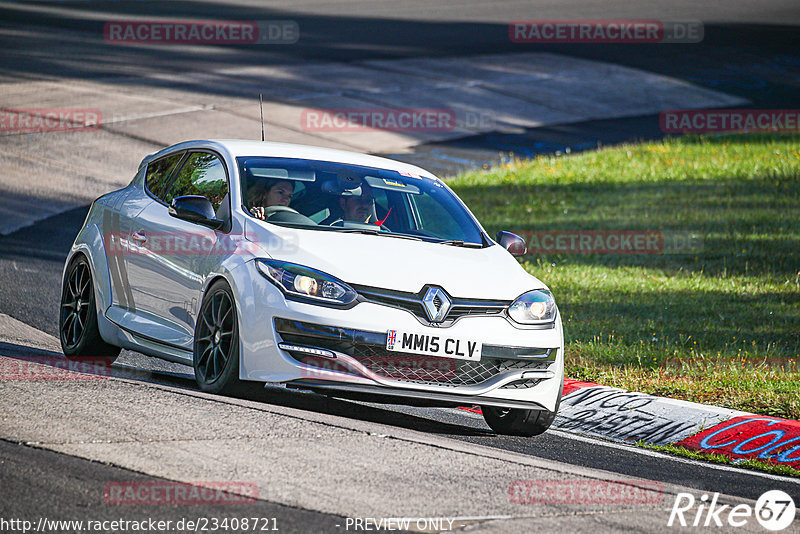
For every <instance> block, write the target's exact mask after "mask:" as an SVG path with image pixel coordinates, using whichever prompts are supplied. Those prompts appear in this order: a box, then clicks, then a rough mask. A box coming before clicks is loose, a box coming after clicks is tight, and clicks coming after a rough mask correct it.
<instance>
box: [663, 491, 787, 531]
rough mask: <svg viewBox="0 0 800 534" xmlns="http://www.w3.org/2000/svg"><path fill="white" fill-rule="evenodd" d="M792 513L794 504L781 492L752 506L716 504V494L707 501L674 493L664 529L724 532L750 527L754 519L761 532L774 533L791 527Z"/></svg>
mask: <svg viewBox="0 0 800 534" xmlns="http://www.w3.org/2000/svg"><path fill="white" fill-rule="evenodd" d="M796 513H797V509H796V508H795V504H794V500H793V499H792V497H791V496H790V495H789V494H788V493H786V492H784V491H781V490H771V491H767V492H766V493H764V494H763V495H761V497H759V498H758V501H756V504H755V506H750V505H749V504H737V505H735V506H731V505H729V504H719V493H715V494H714V495H713V496H711V497H709V495H708V494H703V495H702V496H701V497H700V498H699V499H697V498H695V496H694V495H692V494H691V493H678V495H677V496H676V497H675V503H674V504H673V506H672V512H671V513H670V515H669V520H668V521H667V526H669V527H701V528H709V527H711V528H714V527H716V528H723V527H725V528H726V529H727V528H729V527H737V528H738V527H744V526H748V525H749V526H751V527H752V526H753V523H752V520H753V519H755V520H756V521H757V522H758V523H759V524H760V525H761V526H762V527H763V528H765V529H767V530H769V531H772V532H778V531H781V530H784V529H786V528H787V527H789V525H791V524H792V522H793V521H794V518H795V514H796Z"/></svg>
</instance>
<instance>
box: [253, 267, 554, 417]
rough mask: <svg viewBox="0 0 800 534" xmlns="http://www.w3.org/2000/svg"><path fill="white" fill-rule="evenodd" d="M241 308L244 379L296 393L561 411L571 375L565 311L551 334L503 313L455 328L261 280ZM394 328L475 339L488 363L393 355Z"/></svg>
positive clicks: (469, 320)
mask: <svg viewBox="0 0 800 534" xmlns="http://www.w3.org/2000/svg"><path fill="white" fill-rule="evenodd" d="M250 282H251V283H252V287H253V293H252V294H253V298H252V299H243V301H242V302H241V304H240V310H239V313H240V318H239V319H240V327H241V331H240V337H241V339H242V345H241V350H242V353H241V358H240V377H241V378H242V379H244V380H253V381H260V382H270V383H284V384H287V385H289V386H293V387H304V388H309V389H317V390H326V389H327V390H328V391H330V392H332V393H342V392H351V393H360V394H365V395H367V394H375V395H388V396H394V397H402V398H411V399H416V400H424V399H428V400H430V401H441V402H443V403H447V402H452V403H459V402H463V403H465V404H469V403H474V404H481V403H483V404H489V405H496V406H508V407H529V408H535V409H542V408H544V409H547V410H551V411H552V410H554V409H555V406H556V402H557V400H558V398H559V396H560V393H561V388H562V383H563V376H564V358H563V354H564V353H563V346H564V342H563V333H562V326H561V318H560V315H559V317H557V319H556V322H555V324H554V325H553V326H552V327H550V328H544V329H542V328H540V329H526V328H518V327H516V326H514V325H513V324H512V323H511V322H510V321H509V320H508V319H506V318H505V317H504V316H491V317H463V318H461V319H459V320H458V321H456V322H455V323H454V324H452V325H451V326H449V327H447V328H442V327H438V328H437V327H431V326H427V325H425V324H421V322H420V321H418V320H417V318H416V317H415V316H414V314H412V313H410V312H408V311H406V310H401V309H398V308H394V307H390V306H385V305H381V304H378V303H374V302H360V303H358V304H357V305H356V306H353V307H351V308H350V309H339V308H330V307H324V306H317V305H313V304H307V303H301V302H295V301H291V300H287V299H285V298H284V296H283V294H282V293H281V292H280V290H278V288H276V287H275V286H274V285H272V284H271V283H269V282H267V281H266V280H264V279H263V278H261V277H259V278H253V279H251V280H250ZM390 329H396V330H399V331H405V332H415V333H420V334H429V335H446V336H449V337H454V338H463V339H472V340H477V341H480V342H481V343H482V344H483V351H482V357H481V360H480V361H469V360H460V359H453V358H440V357H432V356H421V355H415V354H406V353H399V352H390V351H388V350H386V335H387V331H388V330H390Z"/></svg>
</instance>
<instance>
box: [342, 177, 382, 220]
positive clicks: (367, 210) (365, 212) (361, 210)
mask: <svg viewBox="0 0 800 534" xmlns="http://www.w3.org/2000/svg"><path fill="white" fill-rule="evenodd" d="M360 189H361V194H360V195H356V194H355V193H354V192H353V191H351V192H349V193H350V194H349V195H347V196H342V198H340V199H339V206H340V207H341V208H342V211H343V212H344V220H345V221H354V222H360V223H368V222H369V219H370V217H372V214H373V213H375V196H374V195H373V194H372V188H371V187H370V186H368V185H367V184H361V188H360Z"/></svg>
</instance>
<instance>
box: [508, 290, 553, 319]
mask: <svg viewBox="0 0 800 534" xmlns="http://www.w3.org/2000/svg"><path fill="white" fill-rule="evenodd" d="M508 316H509V317H511V318H512V319H513V320H514V321H516V322H518V323H520V324H545V323H552V322H553V321H555V320H556V301H555V299H554V298H553V295H552V294H551V293H550V292H549V291H547V290H546V289H536V290H534V291H528V292H527V293H525V294H524V295H522V296H521V297H519V298H518V299H517V300H515V301H514V303H513V304H511V306H509V307H508Z"/></svg>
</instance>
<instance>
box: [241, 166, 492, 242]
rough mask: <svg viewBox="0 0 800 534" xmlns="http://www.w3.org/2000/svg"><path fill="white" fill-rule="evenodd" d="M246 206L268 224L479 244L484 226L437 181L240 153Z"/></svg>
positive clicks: (392, 172) (251, 213)
mask: <svg viewBox="0 0 800 534" xmlns="http://www.w3.org/2000/svg"><path fill="white" fill-rule="evenodd" d="M237 162H238V165H239V176H240V177H241V186H242V198H243V199H244V206H243V207H244V209H245V211H246V212H248V213H249V214H250V215H251V216H253V217H255V218H258V219H261V220H265V221H268V222H269V223H272V224H278V225H282V226H292V227H300V228H308V229H314V230H325V231H343V232H364V233H374V234H376V235H383V236H390V237H405V238H415V239H421V240H424V241H433V242H444V243H447V244H453V245H460V246H484V244H486V243H487V241H486V240H485V239H484V237H483V235H482V232H481V229H480V227H479V226H478V224H477V222H476V221H475V219H474V218H473V217H472V216H471V215H470V213H469V212H468V211H467V210H466V209H465V208H464V206H463V204H462V203H461V201H460V200H459V199H458V198H456V196H455V195H454V194H453V193H452V192H450V191H449V190H448V189H447V188H446V187H444V186H443V185H442V184H441V183H440V182H439V181H437V180H433V179H431V178H427V177H422V176H417V175H413V174H406V173H400V172H397V171H391V170H386V169H377V168H372V167H361V166H356V165H347V164H343V163H333V162H325V161H313V160H302V159H287V158H265V157H239V158H237Z"/></svg>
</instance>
